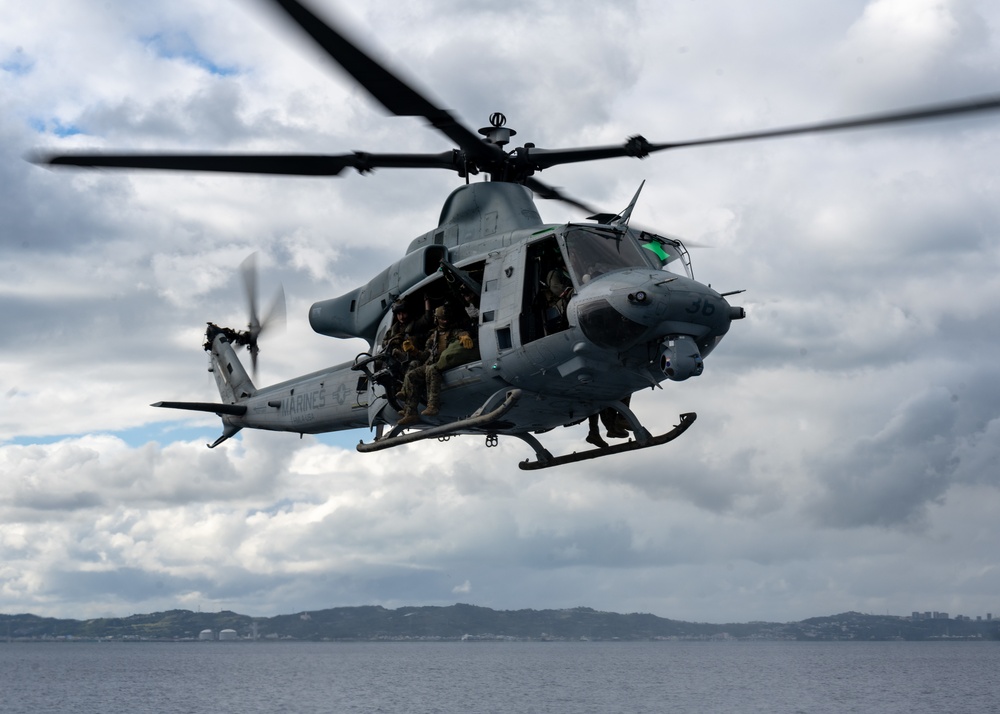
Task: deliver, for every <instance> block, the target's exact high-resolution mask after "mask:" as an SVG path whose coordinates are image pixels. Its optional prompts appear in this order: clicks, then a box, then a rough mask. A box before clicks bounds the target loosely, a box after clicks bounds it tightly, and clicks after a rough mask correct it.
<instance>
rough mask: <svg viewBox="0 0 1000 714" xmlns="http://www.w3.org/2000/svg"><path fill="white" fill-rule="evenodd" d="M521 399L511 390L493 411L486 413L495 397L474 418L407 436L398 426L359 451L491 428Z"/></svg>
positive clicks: (358, 447)
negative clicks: (491, 425)
mask: <svg viewBox="0 0 1000 714" xmlns="http://www.w3.org/2000/svg"><path fill="white" fill-rule="evenodd" d="M520 398H521V390H520V389H511V390H508V391H507V392H506V394H505V396H504V399H503V401H502V402H501V403H500V405H499V406H497V407H495V408H494V409H492V410H491V411H486V409H488V408H489V406H490V405H491V404H493V403H494V402H495V401H496V399H495V397H491V398H490V399H488V400H487V401H486V403H485V404H483V406H482V407H480V408H479V409H478V410H477V411H476V412H474V413H473V414H472V416H470V417H466V418H465V419H459V420H458V421H453V422H451V423H449V424H441V425H440V426H432V427H430V428H428V429H419V430H415V431H410V432H408V433H405V434H404V433H402V431H403V429H404V427H401V426H396V427H393V429H392V431H390V432H389V433H388V434H387V435H386V436H384V437H382V438H376V439H375V440H374V441H371V442H368V443H365V442H364V441H362V442H360V443H358V446H357V449H358V451H360V452H361V453H363V454H367V453H370V452H372V451H381V450H382V449H389V448H392V447H393V446H400V445H402V444H410V443H413V442H414V441H422V440H423V439H431V438H435V437H445V436H452V435H455V434H461V433H468V432H469V431H470V430H476V431H478V430H480V429H483V428H484V427H487V426H489V425H490V424H493V423H494V422H496V421H497V420H498V419H499V418H500V417H502V416H503V415H504V414H506V413H507V412H509V411H510V410H511V409H512V408H513V407H514V405H515V404H517V401H518V400H519V399H520Z"/></svg>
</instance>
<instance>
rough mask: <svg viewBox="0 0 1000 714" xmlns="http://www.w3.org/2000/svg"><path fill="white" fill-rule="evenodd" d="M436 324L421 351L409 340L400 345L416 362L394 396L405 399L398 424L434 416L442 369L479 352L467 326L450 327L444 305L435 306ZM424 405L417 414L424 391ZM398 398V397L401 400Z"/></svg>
mask: <svg viewBox="0 0 1000 714" xmlns="http://www.w3.org/2000/svg"><path fill="white" fill-rule="evenodd" d="M434 322H435V328H434V330H433V331H432V332H431V334H430V335H429V336H428V337H427V342H426V344H425V345H424V349H423V351H420V352H418V351H417V349H416V345H414V344H413V341H412V340H406V341H405V342H404V343H403V349H404V350H405V351H406V353H407V355H408V356H409V357H410V358H411V360H414V361H416V366H414V367H411V369H410V370H409V371H408V372H407V373H406V378H405V379H404V380H403V390H402V392H400V393H399V394H398V395H396V396H397V397H401V398H402V399H405V401H406V407H405V409H404V411H403V416H402V417H400V419H399V422H398V423H399V425H400V426H405V425H407V424H414V423H416V422H418V421H420V416H434V415H436V414H437V413H438V412H439V411H440V408H441V371H442V370H444V369H447V368H449V367H455V366H458V365H460V364H465V363H466V362H470V361H472V360H474V359H476V357H477V356H478V354H477V353H478V350H476V349H475V342H474V341H473V339H472V336H471V335H469V333H468V332H467V331H466V330H463V329H459V328H452V327H450V320H449V318H448V313H447V311H446V310H445V308H444V307H439V308H437V309H435V310H434ZM425 392H426V395H427V400H426V403H427V408H426V409H424V410H423V411H422V412H420V415H418V414H417V406H418V405H419V404H420V401H421V397H423V395H424V393H425ZM402 399H401V400H402Z"/></svg>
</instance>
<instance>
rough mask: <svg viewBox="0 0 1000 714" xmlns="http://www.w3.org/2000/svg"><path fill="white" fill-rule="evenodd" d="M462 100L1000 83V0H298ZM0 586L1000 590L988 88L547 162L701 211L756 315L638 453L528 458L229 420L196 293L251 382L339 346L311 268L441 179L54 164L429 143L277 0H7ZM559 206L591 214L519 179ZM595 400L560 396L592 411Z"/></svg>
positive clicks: (869, 94)
mask: <svg viewBox="0 0 1000 714" xmlns="http://www.w3.org/2000/svg"><path fill="white" fill-rule="evenodd" d="M313 6H314V7H315V8H316V9H317V11H318V12H319V13H320V14H322V15H323V16H325V17H328V18H334V19H336V21H338V22H340V23H342V24H343V25H344V26H346V27H348V28H350V29H351V31H352V32H353V33H354V35H355V36H356V37H358V38H359V39H361V40H362V41H363V42H364V44H365V46H366V47H368V48H369V49H370V51H372V52H373V53H375V54H376V55H377V56H378V57H380V58H381V59H382V60H383V61H385V62H386V63H388V64H389V65H390V66H391V67H393V68H394V69H395V70H397V71H398V72H399V73H400V74H401V75H403V76H405V77H406V78H407V79H408V80H409V81H412V82H413V83H414V84H415V85H416V86H418V87H420V88H421V91H423V92H425V93H426V94H427V95H428V96H430V97H432V98H433V99H434V100H435V101H436V102H437V103H438V105H439V106H442V107H446V108H448V109H451V110H453V111H454V112H455V113H456V115H457V116H458V117H459V118H460V119H461V120H462V121H463V122H464V123H465V124H466V125H467V126H469V127H471V128H472V129H473V130H475V129H477V128H478V127H479V126H485V125H486V124H487V123H488V122H487V119H488V117H489V115H490V114H491V113H492V112H495V111H502V112H503V113H504V114H506V116H507V118H508V126H510V127H513V128H515V129H516V130H517V132H518V135H517V137H516V139H517V140H518V141H531V142H534V143H535V144H536V145H537V146H539V147H544V148H561V147H571V146H587V145H595V144H596V145H604V144H617V143H620V142H622V141H624V139H625V138H626V137H628V136H632V135H634V134H640V133H641V134H642V135H644V136H645V137H646V138H648V139H649V140H650V141H652V142H667V141H682V140H685V139H693V138H700V137H705V136H713V135H717V134H727V133H735V132H742V131H751V130H757V129H765V128H769V127H778V126H787V125H792V124H797V123H806V122H814V121H822V120H828V119H834V118H839V117H844V116H854V115H860V114H867V113H873V112H881V111H888V110H893V109H898V108H904V107H909V106H914V105H920V104H929V103H935V102H940V101H947V100H952V99H960V98H964V97H969V96H976V95H983V94H990V93H996V92H998V91H1000V71H998V70H1000V6H998V5H997V4H996V3H995V2H990V1H989V0H867V1H865V0H807V1H805V2H796V3H790V2H785V1H782V0H760V1H759V2H755V3H753V4H752V6H751V5H750V4H747V3H744V2H739V1H737V0H655V1H653V0H630V1H622V2H615V3H601V2H579V3H561V2H555V1H554V0H542V1H540V2H539V1H538V0H532V2H526V1H523V0H511V1H510V2H507V3H502V4H497V3H494V2H479V1H471V2H470V1H467V0H463V1H462V2H459V1H457V0H427V1H426V2H421V3H419V4H417V3H407V4H405V5H400V4H398V3H395V2H391V1H389V0H371V1H370V2H365V3H352V4H348V3H343V2H339V1H338V0H313ZM0 15H2V17H3V18H4V20H3V22H0V106H3V107H4V110H3V111H2V112H0V187H2V188H0V315H2V318H0V325H2V328H3V329H2V331H0V612H5V613H23V612H30V613H35V614H38V615H43V616H53V617H72V618H90V617H102V616H124V615H128V614H133V613H147V612H156V611H162V610H168V609H173V608H183V609H191V610H197V609H200V610H202V611H207V612H212V611H220V610H234V611H236V612H240V613H244V614H249V615H255V616H270V615H276V614H286V613H295V612H300V611H308V610H317V609H322V608H328V607H338V606H351V605H371V604H374V605H382V606H385V607H388V608H396V607H401V606H404V605H448V604H452V603H455V602H462V603H471V604H475V605H481V606H485V607H491V608H495V609H502V610H513V609H522V608H533V609H544V608H568V607H576V606H586V607H593V608H595V609H599V610H606V611H613V612H623V613H628V612H648V613H653V614H655V615H659V616H661V617H667V618H673V619H679V620H689V621H702V622H717V623H723V622H743V621H750V620H769V621H776V622H787V621H795V620H800V619H803V618H807V617H812V616H820V615H828V614H835V613H839V612H844V611H850V610H854V611H860V612H869V613H877V614H884V613H889V614H898V615H908V614H910V613H911V612H912V611H921V612H923V611H933V610H937V611H944V612H948V613H949V614H951V615H952V616H954V615H958V614H964V615H968V616H973V617H974V616H976V615H984V616H985V614H986V613H1000V595H998V593H1000V563H998V546H997V544H998V543H1000V523H998V521H997V518H996V513H997V512H998V510H1000V360H997V358H996V353H997V351H998V348H1000V319H998V317H997V311H996V305H997V304H998V303H1000V201H998V200H997V194H998V191H1000V177H998V174H997V172H996V157H997V156H998V155H1000V114H992V115H982V116H978V117H974V118H964V119H953V120H948V121H940V122H935V123H924V124H919V125H907V126H896V127H891V128H881V129H873V130H864V131H854V132H844V133H838V134H828V135H824V136H810V137H798V138H787V139H779V140H770V141H757V142H751V143H745V144H733V145H725V146H713V147H701V148H690V149H680V150H676V151H672V152H670V151H668V152H662V153H660V154H657V155H654V156H652V157H650V158H648V159H646V160H643V161H638V160H635V159H625V158H622V159H613V160H607V161H603V162H593V163H588V164H581V165H575V166H562V167H556V168H552V169H549V170H547V171H545V172H544V173H543V174H541V175H540V176H539V178H540V179H541V180H542V181H545V182H546V183H548V184H549V185H553V186H557V187H561V188H562V189H563V190H564V191H566V192H567V193H569V194H570V195H572V196H574V197H575V198H577V199H579V200H581V201H584V202H585V203H589V204H591V205H596V206H598V207H601V208H602V209H603V210H606V211H610V212H616V211H619V210H621V209H622V208H624V207H625V206H626V205H627V204H628V202H629V200H630V199H631V197H632V195H633V194H634V193H635V190H636V189H637V188H638V186H639V184H640V183H641V182H642V181H645V182H646V183H645V187H644V189H643V191H642V195H641V197H640V200H639V202H638V204H637V206H636V208H635V211H634V213H633V222H634V223H636V224H642V225H644V226H649V227H652V228H655V229H656V230H658V231H661V232H665V233H670V234H675V235H679V236H682V237H683V238H685V239H686V240H688V241H690V242H691V244H692V245H694V244H697V246H698V247H697V248H692V258H693V261H694V266H693V267H694V272H695V277H696V278H698V279H699V280H701V281H703V282H706V283H709V284H711V285H712V286H713V287H714V288H716V289H717V290H719V291H720V292H726V291H730V290H740V289H745V290H746V292H745V293H744V294H742V295H740V296H739V297H738V298H733V301H734V302H735V303H736V304H742V305H743V306H744V307H745V308H746V310H747V313H748V316H747V319H745V320H743V321H741V322H736V323H734V324H733V327H732V329H731V331H730V333H729V335H728V336H727V337H726V338H725V340H724V341H723V342H722V344H721V345H720V346H719V347H718V348H717V349H716V351H715V352H714V353H713V354H712V355H711V356H710V357H709V358H708V359H707V360H706V365H705V371H704V374H702V375H701V376H700V377H697V378H693V379H690V380H688V381H686V382H683V383H673V382H667V383H665V384H664V385H663V389H658V390H648V391H643V392H640V393H637V394H636V395H635V397H634V399H633V403H632V405H633V407H634V409H635V411H636V413H637V415H638V416H639V418H640V419H641V420H642V421H643V423H644V424H646V425H647V426H648V427H649V428H650V430H651V431H652V432H653V433H660V432H663V431H666V430H667V429H669V428H670V427H671V426H672V425H673V424H675V423H676V422H677V415H678V414H680V413H682V412H688V411H694V412H697V413H698V420H697V422H696V423H695V424H694V425H693V426H692V427H691V428H690V429H689V430H688V431H687V433H686V434H684V436H683V437H681V438H680V439H678V440H677V441H675V442H672V443H670V444H668V445H665V446H661V447H657V448H655V449H647V450H644V451H639V452H635V453H631V454H625V455H619V456H614V457H610V458H606V459H598V460H595V461H588V462H583V463H581V464H574V465H569V466H564V467H559V468H556V469H551V470H543V471H535V472H528V471H522V470H520V469H519V468H518V467H517V462H518V461H521V460H524V459H527V458H529V457H532V453H531V450H530V448H529V447H527V445H525V444H524V443H522V442H520V441H519V440H517V439H501V442H500V444H499V445H498V446H497V447H495V448H487V447H486V446H485V444H484V440H483V439H480V438H473V437H470V436H463V437H459V438H453V439H451V440H450V441H448V442H444V443H441V442H438V441H431V442H424V443H419V444H413V445H408V446H403V447H399V448H397V449H392V450H389V451H384V452H379V453H375V454H359V453H357V452H356V451H355V449H354V447H355V445H356V444H357V443H358V441H360V440H369V439H370V438H371V435H370V433H369V432H368V431H367V430H356V431H349V432H344V433H340V434H329V435H323V436H320V437H310V436H305V437H302V438H300V437H299V436H298V435H297V434H281V433H267V432H253V431H248V430H246V431H244V432H242V433H241V434H240V435H239V436H238V437H236V438H234V439H231V440H229V441H227V442H226V443H224V444H223V445H221V446H220V447H218V448H216V449H214V450H209V449H207V448H206V446H205V445H206V443H209V442H211V441H213V440H214V439H215V438H216V437H217V436H218V435H219V434H220V433H221V426H220V423H219V420H218V419H217V418H216V417H215V416H213V415H201V414H195V413H184V412H176V411H169V410H160V409H154V408H151V407H150V406H149V405H150V404H151V403H153V402H156V401H159V400H190V401H213V400H215V399H216V398H217V393H216V391H215V388H214V383H213V381H212V379H211V375H209V374H208V373H207V370H206V368H207V357H206V355H205V353H204V352H203V350H202V349H201V343H202V340H203V331H204V324H205V322H206V321H213V322H217V323H220V324H226V325H230V326H233V327H240V326H242V325H243V324H245V321H246V315H245V312H244V311H245V308H244V306H243V298H242V293H241V285H240V282H239V274H238V266H239V264H240V263H241V261H242V260H243V259H244V258H246V257H247V256H248V255H250V254H251V253H254V252H256V253H257V254H258V262H259V265H260V267H261V271H262V273H261V283H262V292H263V294H264V296H265V301H266V298H267V297H268V296H269V295H270V293H272V292H273V291H274V290H276V289H277V286H278V285H279V284H280V285H283V286H284V290H285V294H286V297H287V303H288V321H287V327H286V329H285V331H284V332H282V333H279V334H272V335H269V336H265V337H264V338H262V343H261V357H260V376H259V380H258V383H259V384H261V385H266V384H269V383H273V382H276V381H280V380H284V379H289V378H292V377H294V376H296V375H298V374H303V373H307V372H311V371H314V370H317V369H321V368H323V367H325V366H329V365H333V364H336V363H339V362H343V361H346V360H350V359H352V358H353V357H354V356H355V355H356V354H357V353H359V352H362V351H364V350H365V347H366V346H365V345H364V344H363V343H362V342H360V341H357V340H336V339H333V338H329V337H324V336H321V335H318V334H315V333H313V332H312V331H311V330H310V328H309V326H308V320H307V314H308V309H309V306H310V305H311V304H312V303H313V302H316V301H318V300H323V299H326V298H330V297H336V296H338V295H341V294H343V293H345V292H347V291H348V290H351V289H353V288H355V287H357V286H359V285H362V284H364V283H366V282H367V281H368V280H369V278H370V277H372V276H373V275H375V274H376V273H377V272H378V271H380V270H381V269H382V268H384V267H386V266H387V265H388V264H389V263H391V262H392V261H394V260H396V259H397V258H398V257H400V256H401V255H402V254H403V252H404V251H405V249H406V246H407V245H408V244H409V241H410V240H411V239H412V238H414V237H416V236H417V235H419V234H422V233H424V232H425V231H427V230H430V229H431V228H433V227H434V226H435V225H436V222H437V218H438V214H439V212H440V208H441V205H442V203H443V201H444V199H445V198H446V197H447V195H448V193H449V192H450V191H451V190H452V189H454V188H455V187H457V186H458V185H459V181H460V179H458V178H456V177H455V176H454V175H453V174H451V173H449V172H430V171H414V170H397V171H391V170H380V171H376V172H375V173H373V174H371V175H366V176H361V175H358V174H356V173H354V172H345V173H344V174H343V175H342V176H340V177H338V178H335V179H311V178H287V177H256V176H226V175H220V176H211V175H198V174H168V173H159V172H114V171H91V172H87V171H67V170H62V171H55V170H50V169H45V168H42V167H39V166H37V165H34V164H32V163H30V162H28V161H26V160H25V157H26V156H29V155H32V153H33V152H38V151H56V152H61V151H79V150H87V149H118V150H146V151H154V150H172V151H191V152H194V151H232V152H248V151H268V152H327V153H341V152H349V151H354V150H367V151H386V152H388V151H421V152H440V151H445V150H448V149H450V148H452V146H451V145H450V143H449V141H448V140H447V139H446V138H445V137H443V136H441V135H439V134H437V133H436V132H434V131H433V130H431V129H429V128H427V127H426V126H425V125H424V123H423V120H420V119H415V118H399V117H392V116H388V115H387V114H386V112H385V111H384V109H382V107H381V106H380V105H378V104H377V102H375V101H374V100H372V99H371V98H370V97H369V96H368V95H367V94H366V93H365V92H364V91H363V90H361V89H359V88H358V87H357V86H355V84H354V83H353V82H352V80H350V78H349V77H348V76H347V75H345V74H344V73H343V72H342V71H340V70H339V69H338V68H336V67H334V66H333V65H332V63H331V62H330V61H329V60H328V58H326V57H325V56H324V55H323V54H322V53H321V52H320V51H319V50H318V49H316V48H315V47H314V46H313V45H312V44H311V40H309V38H307V37H306V36H305V35H303V34H302V33H301V32H299V31H298V30H297V29H296V28H295V27H293V26H292V25H291V24H290V23H289V22H287V21H286V20H285V19H284V18H282V17H281V16H280V14H279V13H277V12H275V11H274V9H273V8H270V7H268V4H267V3H266V2H264V1H263V0H244V1H241V0H170V1H169V2H166V1H164V0H149V1H148V2H144V3H134V2H130V1H129V0H106V2H103V3H79V2H76V1H75V0H37V2H34V3H32V4H31V5H30V8H27V9H26V7H25V6H23V4H22V3H15V2H14V0H0ZM538 204H539V209H540V211H541V214H542V217H543V219H544V220H546V221H548V222H552V223H562V222H566V221H570V220H582V219H584V218H585V216H584V215H582V214H581V213H580V212H579V211H578V210H577V209H575V208H573V207H571V206H568V205H563V204H560V203H557V202H554V201H543V200H539V201H538ZM585 434H586V427H585V425H581V426H577V427H571V428H566V429H557V430H554V431H552V432H550V433H549V434H546V435H544V437H543V439H544V443H545V445H546V446H547V447H548V448H549V450H550V451H552V452H553V453H565V452H569V451H573V450H576V449H580V448H583V447H584V446H585V444H584V443H583V438H584V436H585Z"/></svg>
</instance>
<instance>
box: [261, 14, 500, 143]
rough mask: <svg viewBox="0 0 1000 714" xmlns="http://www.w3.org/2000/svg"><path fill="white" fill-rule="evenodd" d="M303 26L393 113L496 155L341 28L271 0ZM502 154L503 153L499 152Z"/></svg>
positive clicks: (454, 139)
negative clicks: (422, 121)
mask: <svg viewBox="0 0 1000 714" xmlns="http://www.w3.org/2000/svg"><path fill="white" fill-rule="evenodd" d="M274 2H275V3H276V4H277V5H280V6H281V8H282V9H283V10H284V11H285V12H286V13H288V15H289V16H290V17H291V18H292V19H293V20H294V21H295V22H296V23H298V25H299V26H300V27H302V29H303V30H305V31H306V32H307V33H308V34H309V35H310V36H311V37H312V38H313V39H314V40H315V41H316V42H317V43H318V44H319V46H320V47H322V48H323V50H325V51H326V53H327V54H328V55H330V57H331V58H332V59H333V60H334V61H335V62H336V63H337V64H339V65H340V66H341V67H342V68H343V69H344V71H346V72H347V73H348V74H350V75H351V76H352V77H354V79H355V80H357V82H358V84H360V85H361V86H362V87H364V88H365V89H366V90H367V91H368V93H369V94H371V95H372V97H374V98H375V99H376V100H378V102H379V103H380V104H381V105H382V106H383V107H385V108H386V109H388V110H389V111H390V112H392V113H393V114H395V115H396V116H416V117H424V118H425V119H427V121H429V122H430V123H431V124H432V125H433V126H434V127H435V128H436V129H437V130H438V131H440V132H442V133H443V134H444V135H445V136H447V137H448V138H449V139H451V140H452V141H454V142H455V143H456V144H458V146H459V147H461V148H462V149H464V150H465V151H466V152H467V153H468V154H469V155H470V156H473V157H475V158H477V159H493V160H496V159H497V158H498V153H500V152H499V150H498V149H497V148H496V147H494V146H491V145H489V144H486V143H484V142H483V140H482V138H481V137H479V136H477V135H476V134H474V133H472V131H471V130H469V129H467V128H466V127H465V126H463V125H462V124H461V123H459V121H458V120H457V119H456V118H455V117H454V116H452V115H451V114H450V113H449V112H448V111H447V110H445V109H441V108H440V107H438V106H436V105H435V104H434V103H433V102H431V101H430V100H429V99H427V98H426V97H425V96H423V95H422V94H420V93H419V92H418V91H417V90H416V89H414V88H413V87H412V86H410V85H409V84H407V83H406V82H404V81H403V80H402V79H400V78H399V77H397V76H396V75H395V74H393V73H392V72H390V71H389V70H388V69H387V68H386V67H384V66H383V65H382V64H380V63H379V62H377V61H376V60H375V59H374V58H373V57H371V56H370V55H368V54H367V53H365V52H364V50H362V49H361V48H360V47H358V45H356V44H355V43H353V42H351V41H350V40H349V39H348V38H347V37H346V36H345V35H344V33H343V32H342V31H339V30H337V29H334V28H333V27H331V26H330V25H329V24H328V23H326V22H324V21H323V20H321V19H319V17H317V16H316V15H315V14H314V13H313V12H312V11H311V10H309V9H308V8H307V7H306V6H305V5H303V4H302V3H300V2H297V1H296V0H274ZM501 155H502V154H501Z"/></svg>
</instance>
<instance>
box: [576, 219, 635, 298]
mask: <svg viewBox="0 0 1000 714" xmlns="http://www.w3.org/2000/svg"><path fill="white" fill-rule="evenodd" d="M565 240H566V252H567V254H568V255H569V267H570V270H571V271H572V272H573V277H574V278H575V280H576V282H577V284H579V285H584V284H586V283H588V282H590V281H591V280H593V279H594V278H596V277H597V276H599V275H604V274H605V273H610V272H612V271H614V270H622V269H624V268H648V267H649V266H650V264H651V263H650V261H649V260H647V259H646V257H645V256H644V255H643V254H642V251H643V249H642V248H640V247H639V246H638V245H637V244H636V242H635V239H634V238H633V237H632V235H630V234H623V233H622V232H621V231H616V230H610V229H603V230H602V229H587V228H573V229H570V230H569V231H567V232H566V234H565Z"/></svg>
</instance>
